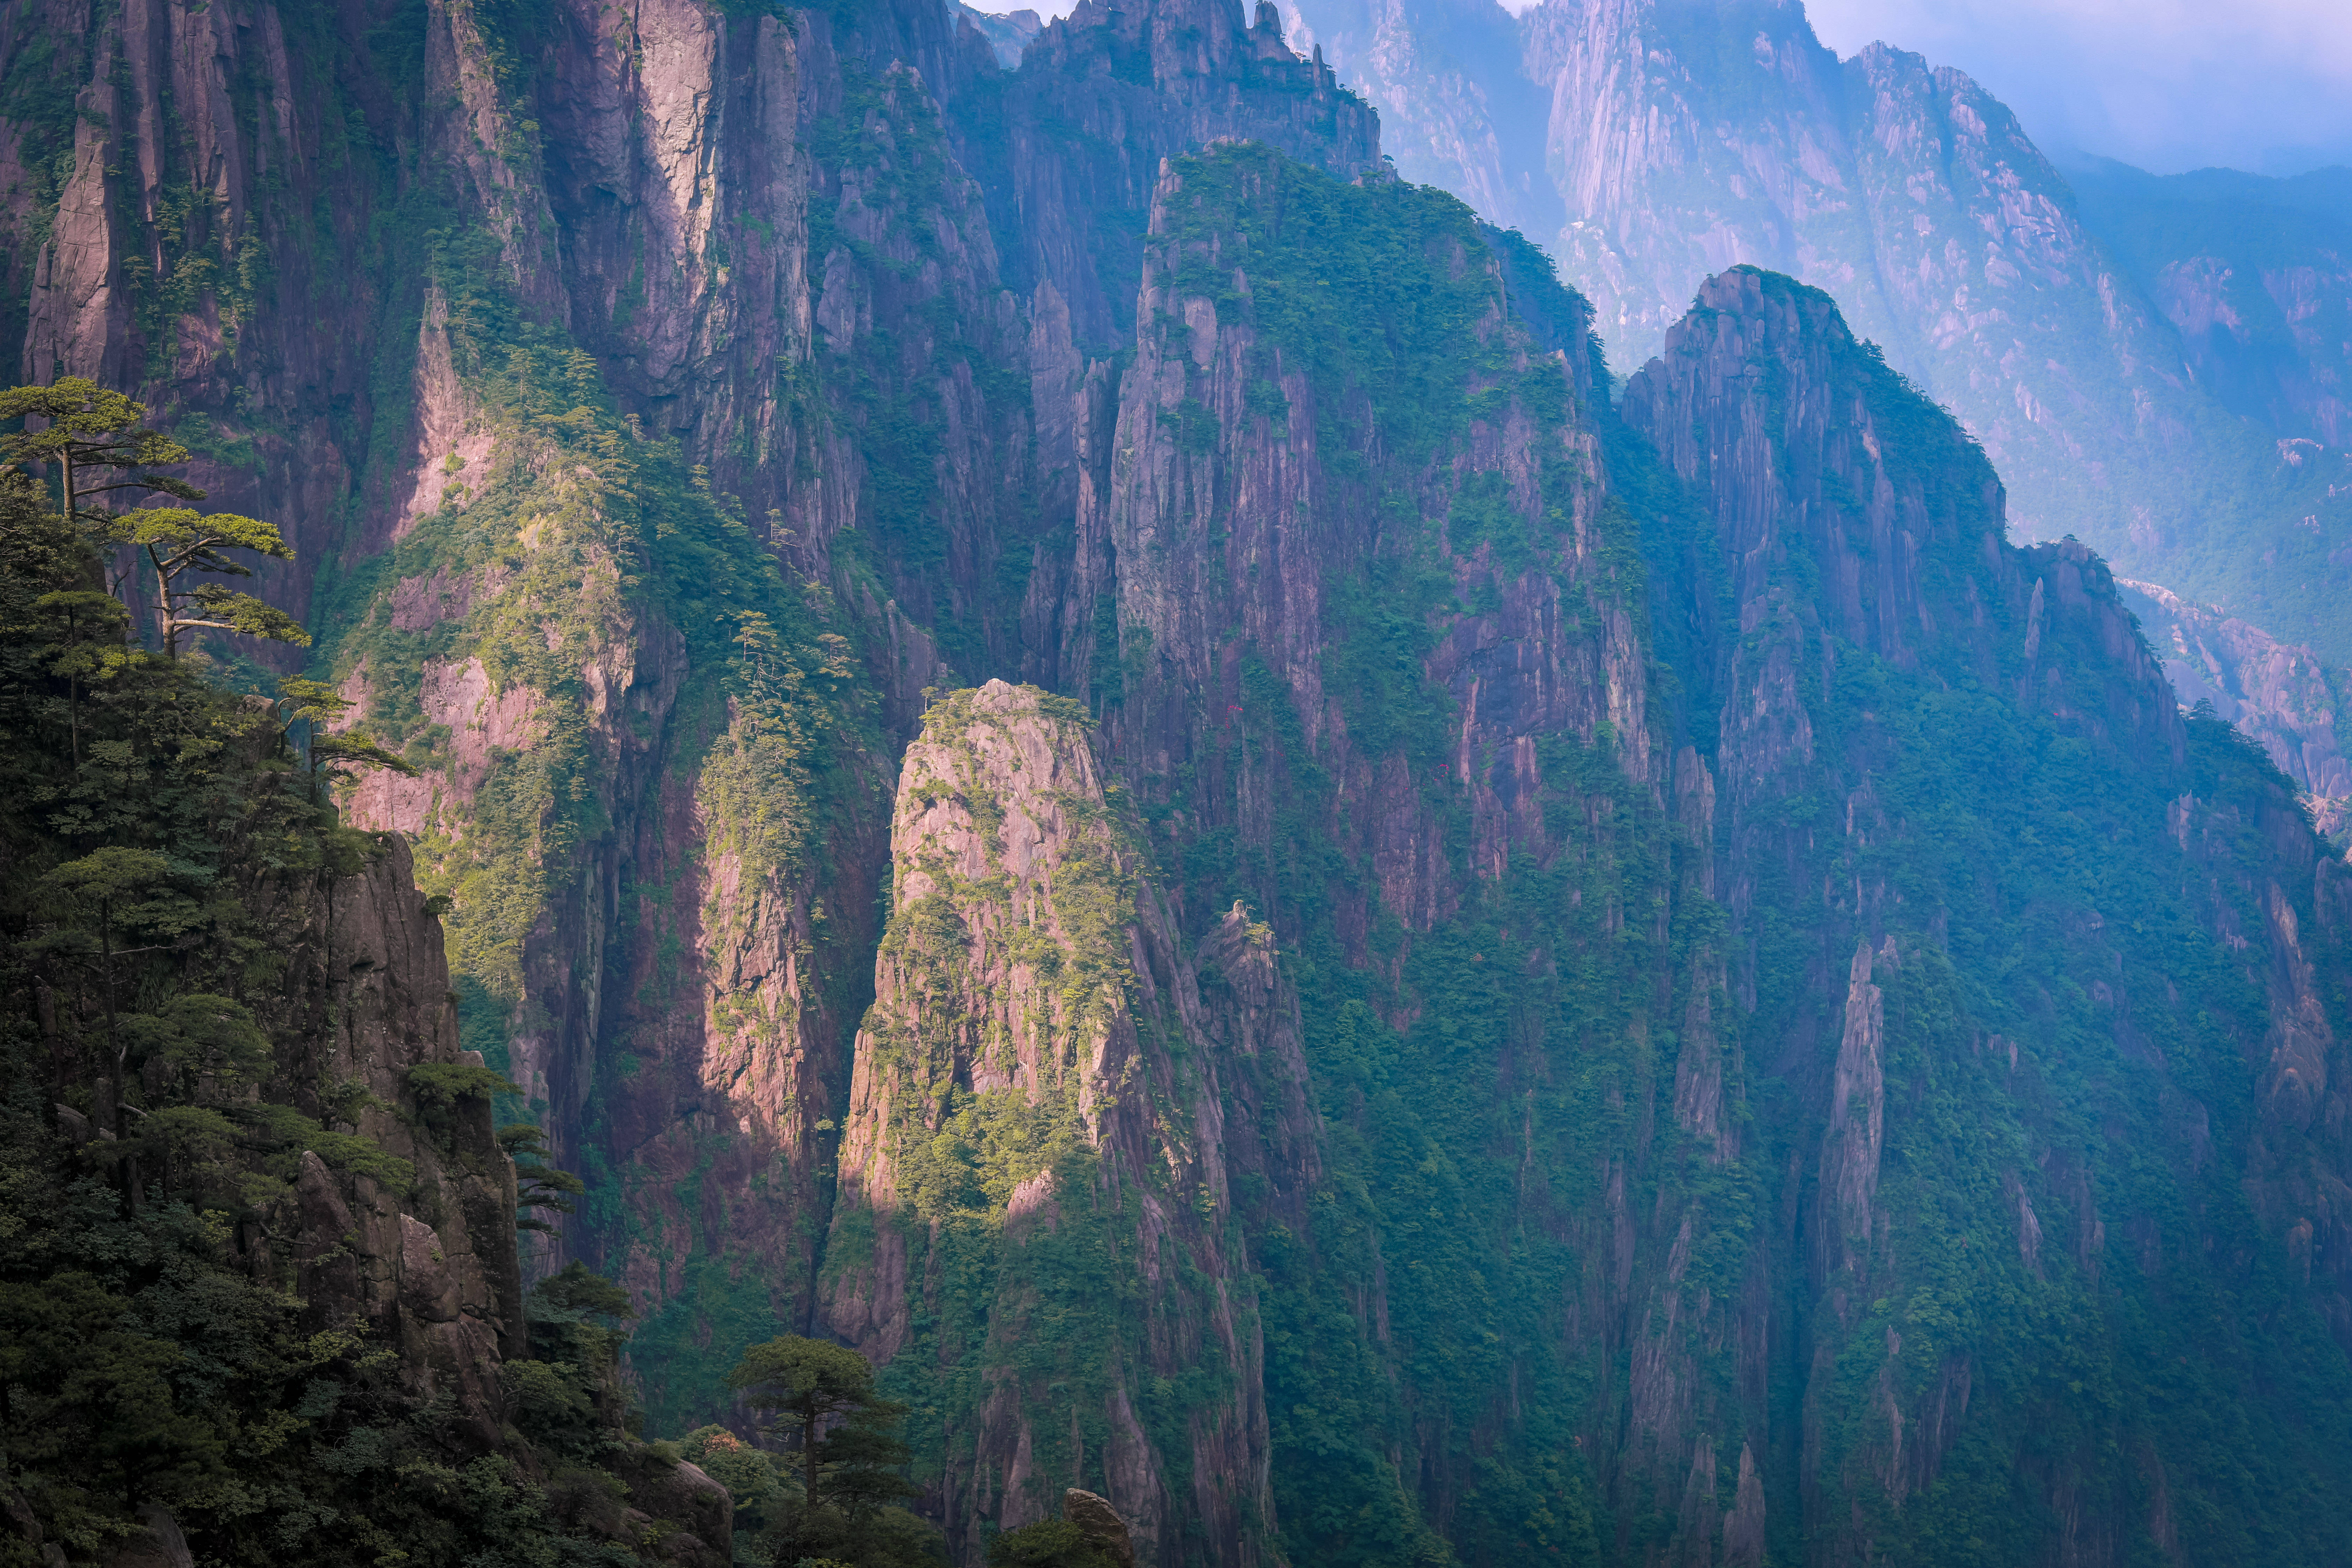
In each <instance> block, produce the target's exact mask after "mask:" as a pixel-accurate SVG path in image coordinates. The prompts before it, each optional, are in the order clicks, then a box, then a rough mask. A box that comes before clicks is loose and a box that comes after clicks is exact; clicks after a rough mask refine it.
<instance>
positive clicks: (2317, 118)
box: [977, 0, 2352, 174]
mask: <svg viewBox="0 0 2352 1568" xmlns="http://www.w3.org/2000/svg"><path fill="white" fill-rule="evenodd" d="M1024 3H1025V4H1027V5H1031V6H1032V7H1034V9H1036V10H1038V11H1040V12H1042V13H1044V14H1045V15H1046V16H1063V15H1066V14H1067V12H1068V11H1069V9H1070V5H1071V4H1072V0H1042V3H1041V0H977V4H979V5H980V6H981V8H982V9H983V10H989V11H1011V10H1015V9H1018V8H1020V6H1021V5H1023V4H1024ZM1530 3H1531V0H1504V4H1505V5H1507V6H1508V7H1509V9H1511V10H1513V11H1525V10H1527V9H1528V5H1529V4H1530ZM1276 4H1278V5H1281V6H1282V8H1283V10H1284V12H1285V13H1288V12H1289V10H1290V9H1291V5H1290V0H1276ZM1807 10H1808V12H1809V13H1810V14H1811V17H1812V21H1813V27H1814V30H1815V31H1816V32H1818V33H1819V34H1820V35H1821V38H1822V42H1823V43H1825V44H1827V45H1829V46H1830V47H1832V48H1833V49H1835V50H1837V51H1838V53H1840V54H1842V55H1851V54H1853V52H1854V51H1856V50H1857V49H1860V48H1861V47H1863V46H1864V45H1865V44H1867V43H1869V42H1871V41H1872V40H1873V39H1877V38H1883V39H1885V41H1886V42H1888V43H1890V44H1894V45H1896V46H1897V47H1902V48H1906V49H1910V50H1912V51H1914V52H1915V53H1917V54H1922V55H1925V56H1927V59H1928V62H1929V63H1930V64H1933V65H1950V66H1958V67H1959V68H1960V69H1962V70H1964V71H1967V72H1968V73H1969V75H1970V76H1972V77H1975V78H1976V79H1978V80H1979V82H1981V83H1983V84H1984V86H1985V87H1986V88H1987V89H1989V90H1990V92H1991V93H1992V94H1993V95H1994V96H1995V97H1996V98H1999V99H2000V100H2002V101H2004V102H2006V103H2007V104H2008V105H2009V106H2010V107H2011V109H2013V110H2016V111H2017V114H2018V117H2019V119H2021V121H2024V123H2025V129H2026V132H2027V133H2028V134H2030V135H2031V136H2032V137H2033V139H2034V140H2035V141H2036V142H2039V143H2040V144H2041V145H2042V148H2043V149H2044V150H2045V151H2047V152H2050V153H2054V154H2059V155H2062V156H2063V154H2064V153H2066V152H2067V151H2069V150H2073V151H2080V152H2084V153H2097V154H2100V155H2102V156H2105V157H2110V158H2120V159H2122V160H2123V161H2124V162H2126V163H2137V164H2138V165H2140V166H2141V167H2142V168H2146V169H2153V170H2155V171H2157V172H2158V173H2159V174H2173V173H2177V172H2179V171H2180V170H2183V169H2194V168H2201V167H2205V166H2207V165H2210V164H2221V165H2224V166H2227V167H2231V168H2239V169H2253V170H2257V171H2259V172H2261V173H2263V174H2296V173H2300V172H2301V171H2302V170H2305V169H2308V168H2313V167H2315V166H2317V165H2319V164H2322V163H2352V0H1811V4H1810V5H1808V7H1807ZM1344 69H1345V66H1344V64H1343V65H1342V70H1343V71H1344Z"/></svg>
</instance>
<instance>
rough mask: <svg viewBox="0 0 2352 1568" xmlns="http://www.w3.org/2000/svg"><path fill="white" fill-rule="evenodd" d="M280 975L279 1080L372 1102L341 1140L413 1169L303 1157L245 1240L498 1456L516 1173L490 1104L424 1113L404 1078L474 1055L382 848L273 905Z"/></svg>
mask: <svg viewBox="0 0 2352 1568" xmlns="http://www.w3.org/2000/svg"><path fill="white" fill-rule="evenodd" d="M269 918H270V919H271V921H273V923H277V924H280V925H282V926H283V928H284V929H285V931H286V933H287V937H288V941H287V945H286V948H285V952H286V957H287V961H288V962H287V968H286V972H285V974H284V977H283V981H282V984H281V985H280V986H279V988H278V991H277V994H276V995H274V996H273V997H272V998H271V999H270V1001H269V1003H268V1005H267V1006H266V1007H265V1009H264V1010H263V1016H264V1017H265V1019H266V1021H267V1022H268V1025H269V1026H271V1033H272V1034H273V1035H274V1036H275V1037H277V1038H278V1039H279V1040H280V1041H281V1042H289V1043H287V1044H282V1045H281V1046H280V1048H279V1052H278V1063H277V1074H276V1079H275V1080H274V1081H275V1085H276V1087H278V1089H281V1090H283V1091H284V1092H288V1093H289V1094H290V1095H291V1097H292V1100H293V1103H295V1104H296V1105H297V1106H299V1108H300V1109H301V1110H303V1111H305V1112H306V1113H307V1114H310V1115H312V1116H317V1115H320V1113H321V1110H322V1108H323V1107H324V1106H326V1105H328V1104H330V1103H331V1097H332V1096H334V1095H335V1094H336V1093H337V1092H338V1091H340V1090H341V1089H342V1088H343V1086H346V1085H349V1084H352V1083H357V1084H360V1085H362V1086H363V1087H364V1088H365V1089H366V1090H367V1092H368V1094H369V1095H371V1096H373V1100H372V1101H368V1102H363V1103H362V1108H361V1109H360V1110H359V1111H358V1117H357V1121H355V1122H353V1123H352V1124H351V1130H352V1131H354V1132H357V1133H359V1134H360V1135H362V1136H363V1137H366V1138H368V1139H370V1140H372V1141H373V1142H374V1143H376V1144H377V1145H378V1146H380V1147H381V1148H382V1149H383V1151H384V1152H386V1153H388V1154H390V1155H391V1156H393V1157H394V1159H397V1160H401V1161H405V1162H406V1163H408V1165H409V1167H410V1168H411V1169H412V1170H413V1171H414V1172H415V1179H414V1184H413V1185H412V1187H411V1190H410V1191H409V1192H407V1193H400V1192H397V1191H395V1190H394V1189H393V1188H391V1187H389V1186H387V1185H385V1184H383V1183H382V1182H380V1181H377V1180H374V1179H373V1178H371V1177H370V1176H368V1175H365V1174H361V1173H356V1172H351V1171H336V1170H332V1169H330V1168H329V1167H328V1165H327V1164H326V1163H324V1162H322V1161H321V1160H320V1158H319V1156H318V1155H317V1154H316V1153H305V1154H304V1155H303V1156H302V1159H301V1164H300V1172H299V1176H298V1177H297V1179H296V1183H295V1188H294V1193H293V1194H292V1196H291V1197H290V1198H289V1199H288V1200H286V1202H285V1203H284V1204H283V1205H281V1207H282V1208H283V1209H284V1210H285V1211H286V1212H283V1213H280V1214H278V1215H274V1216H272V1217H271V1218H270V1219H268V1221H265V1222H264V1223H261V1224H258V1225H257V1226H255V1227H254V1229H253V1231H252V1233H251V1234H250V1235H241V1236H240V1237H238V1241H239V1243H240V1245H241V1247H243V1249H244V1251H245V1252H246V1254H247V1258H248V1260H249V1261H250V1262H251V1264H252V1265H253V1266H254V1267H255V1268H257V1269H259V1270H261V1271H263V1272H265V1273H281V1274H283V1275H284V1276H285V1277H286V1278H287V1280H288V1283H289V1285H291V1286H292V1288H293V1289H294V1291H295V1293H296V1294H297V1295H299V1296H300V1297H301V1298H302V1300H304V1301H305V1302H306V1303H307V1306H308V1310H309V1312H310V1315H311V1317H312V1319H313V1320H314V1321H316V1322H318V1323H320V1325H322V1326H326V1325H333V1326H348V1325H354V1324H359V1325H364V1326H365V1327H366V1328H367V1330H368V1331H369V1333H370V1337H371V1339H372V1340H373V1342H376V1343H379V1344H382V1345H383V1346H385V1347H387V1348H389V1349H393V1350H395V1351H397V1352H399V1355H400V1358H401V1365H402V1368H403V1370H404V1373H405V1374H406V1375H407V1377H408V1378H409V1380H410V1383H411V1385H412V1387H413V1389H414V1391H415V1393H416V1394H420V1395H424V1396H427V1397H430V1396H432V1395H435V1394H446V1396H448V1397H449V1398H450V1399H451V1400H452V1401H453V1402H454V1404H455V1405H456V1408H457V1412H458V1414H459V1415H460V1417H461V1418H462V1419H463V1420H465V1421H466V1422H467V1424H468V1425H469V1426H471V1427H472V1428H473V1431H474V1435H475V1437H476V1440H477V1441H478V1442H479V1443H480V1444H481V1445H482V1446H483V1447H495V1446H497V1445H498V1444H499V1442H500V1441H501V1437H500V1428H501V1426H503V1424H504V1411H505V1406H506V1394H505V1390H504V1389H503V1388H502V1386H501V1384H500V1383H499V1361H500V1358H501V1357H502V1356H507V1355H516V1354H520V1353H522V1352H523V1340H522V1332H523V1321H522V1279H521V1276H520V1269H519V1268H518V1266H517V1260H516V1253H515V1236H516V1231H515V1175H514V1166H513V1164H512V1163H511V1162H509V1160H508V1158H507V1156H506V1152H505V1151H504V1150H502V1149H500V1148H499V1144H498V1141H497V1140H496V1139H495V1138H493V1137H492V1136H491V1131H492V1129H491V1115H490V1102H489V1100H488V1099H487V1098H485V1097H481V1096H478V1095H477V1096H467V1097H464V1098H462V1099H460V1100H457V1101H456V1102H455V1103H454V1104H440V1105H436V1104H431V1103H428V1102H427V1101H426V1100H425V1098H424V1097H423V1096H421V1095H420V1093H419V1091H418V1089H417V1087H416V1086H415V1084H413V1083H412V1082H411V1081H410V1079H409V1073H410V1071H411V1069H413V1068H418V1067H421V1066H425V1065H427V1064H446V1065H454V1064H457V1063H459V1062H462V1061H465V1060H467V1059H470V1060H471V1061H472V1062H473V1063H474V1064H475V1065H477V1066H478V1065H479V1063H480V1058H479V1057H478V1056H471V1057H469V1054H468V1053H466V1052H465V1051H463V1050H462V1049H461V1048H460V1047H459V1045H458V1041H457V1007H456V1005H455V1004H454V1003H453V1002H452V1000H451V998H450V994H449V979H448V974H449V972H448V966H447V964H446V962H445V961H444V959H443V957H442V951H441V932H440V929H439V922H438V921H436V920H435V918H434V917H433V915H432V914H431V913H430V912H429V911H428V910H426V909H425V897H424V895H423V894H422V893H419V892H418V891H417V890H416V885H415V880H414V879H413V877H412V874H411V868H410V864H409V857H408V853H407V850H406V848H405V847H404V846H403V845H402V844H401V843H400V841H399V840H397V839H394V840H393V841H391V843H390V845H389V846H388V847H387V848H386V849H385V850H384V852H383V855H382V856H381V858H378V859H376V860H375V861H374V862H373V863H372V864H371V865H370V866H369V867H368V868H366V869H365V870H363V871H362V872H361V873H359V874H358V875H357V876H354V877H351V878H348V879H341V880H336V879H320V880H319V881H318V882H316V883H315V884H313V885H307V886H304V885H297V886H295V887H292V888H289V889H285V890H283V891H282V892H281V893H280V894H279V896H278V900H277V903H276V907H275V908H274V909H273V910H271V912H270V917H269Z"/></svg>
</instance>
